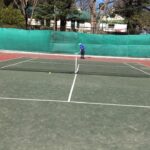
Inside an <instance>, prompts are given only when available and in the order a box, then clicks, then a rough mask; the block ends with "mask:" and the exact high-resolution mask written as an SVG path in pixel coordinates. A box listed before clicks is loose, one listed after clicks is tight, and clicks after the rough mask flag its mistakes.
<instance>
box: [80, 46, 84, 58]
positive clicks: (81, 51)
mask: <svg viewBox="0 0 150 150" xmlns="http://www.w3.org/2000/svg"><path fill="white" fill-rule="evenodd" d="M79 46H80V55H81V57H80V58H81V59H84V55H85V46H84V45H83V44H82V43H79Z"/></svg>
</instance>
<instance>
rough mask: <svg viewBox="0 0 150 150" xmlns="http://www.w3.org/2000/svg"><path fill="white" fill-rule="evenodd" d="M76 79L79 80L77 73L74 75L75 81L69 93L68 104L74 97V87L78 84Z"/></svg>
mask: <svg viewBox="0 0 150 150" xmlns="http://www.w3.org/2000/svg"><path fill="white" fill-rule="evenodd" d="M76 78H77V73H75V75H74V79H73V82H72V86H71V89H70V93H69V96H68V102H70V101H71V97H72V93H73V89H74V85H75V82H76Z"/></svg>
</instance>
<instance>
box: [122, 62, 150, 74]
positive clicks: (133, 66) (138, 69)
mask: <svg viewBox="0 0 150 150" xmlns="http://www.w3.org/2000/svg"><path fill="white" fill-rule="evenodd" d="M124 64H125V65H127V66H129V67H130V68H133V69H135V70H138V71H140V72H143V73H144V74H146V75H149V76H150V73H148V72H146V71H144V70H141V69H139V68H136V67H134V66H132V65H130V64H128V63H124Z"/></svg>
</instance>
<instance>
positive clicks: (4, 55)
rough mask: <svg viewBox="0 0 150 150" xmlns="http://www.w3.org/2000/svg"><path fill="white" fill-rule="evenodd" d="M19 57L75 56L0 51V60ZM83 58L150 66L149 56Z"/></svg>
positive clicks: (68, 56) (66, 58)
mask: <svg viewBox="0 0 150 150" xmlns="http://www.w3.org/2000/svg"><path fill="white" fill-rule="evenodd" d="M20 57H26V58H39V59H40V58H41V59H62V60H72V59H74V57H75V56H74V55H66V54H64V55H62V54H44V53H30V52H12V51H11V52H9V51H6V52H4V51H2V52H0V61H7V60H12V59H16V58H20ZM78 57H79V56H78ZM85 59H86V60H88V61H101V62H116V63H139V64H142V65H144V66H147V67H150V58H131V57H107V56H106V57H104V56H99V57H98V56H86V57H85Z"/></svg>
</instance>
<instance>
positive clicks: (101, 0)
mask: <svg viewBox="0 0 150 150" xmlns="http://www.w3.org/2000/svg"><path fill="white" fill-rule="evenodd" d="M103 1H104V0H96V4H97V5H98V4H99V3H101V2H103Z"/></svg>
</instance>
